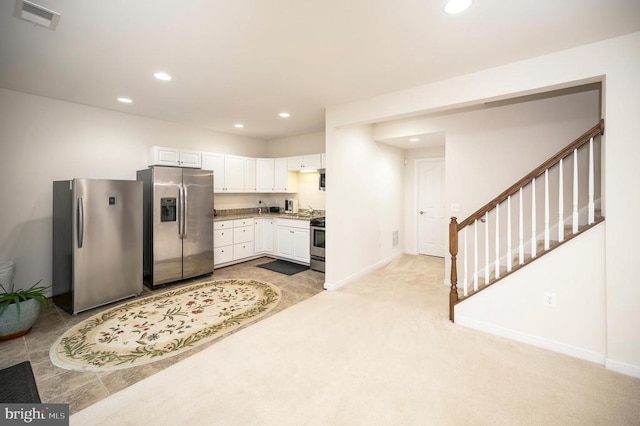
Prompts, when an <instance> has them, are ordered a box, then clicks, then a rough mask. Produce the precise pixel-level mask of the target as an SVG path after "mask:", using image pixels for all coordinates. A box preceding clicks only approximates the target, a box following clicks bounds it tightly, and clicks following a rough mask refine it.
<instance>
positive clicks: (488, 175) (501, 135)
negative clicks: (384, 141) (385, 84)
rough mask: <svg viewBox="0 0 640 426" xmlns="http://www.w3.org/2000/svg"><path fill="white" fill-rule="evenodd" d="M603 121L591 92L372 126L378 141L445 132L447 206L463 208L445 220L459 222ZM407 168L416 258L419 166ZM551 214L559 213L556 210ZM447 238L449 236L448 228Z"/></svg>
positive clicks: (409, 218)
mask: <svg viewBox="0 0 640 426" xmlns="http://www.w3.org/2000/svg"><path fill="white" fill-rule="evenodd" d="M599 120H600V92H599V91H598V90H589V91H585V92H580V93H573V94H567V95H564V96H558V97H552V98H548V99H538V100H532V101H528V102H523V103H516V104H508V105H503V106H496V107H490V108H483V109H477V110H471V111H465V112H460V113H452V114H448V115H437V116H435V117H429V116H423V117H415V118H411V119H404V120H395V121H390V122H385V123H381V124H377V125H376V126H374V129H375V130H374V135H375V136H376V137H379V136H380V135H384V137H400V136H403V135H410V134H415V133H431V132H441V131H444V132H445V140H446V152H447V155H446V164H445V175H446V177H445V181H446V191H445V206H447V208H448V207H449V206H450V205H451V204H452V203H458V204H460V208H461V210H460V211H459V212H453V211H450V210H447V217H451V216H456V217H457V218H458V221H459V222H460V221H461V220H463V219H464V218H466V217H467V216H469V215H470V214H472V213H473V212H475V211H476V210H477V209H478V208H480V207H482V206H483V205H484V204H485V203H487V202H488V201H489V200H491V199H492V198H494V197H495V196H497V195H498V194H500V193H501V192H502V191H504V190H505V189H507V188H508V187H509V186H511V184H513V183H515V182H516V181H517V180H518V179H520V178H521V177H523V176H524V175H526V174H527V173H529V172H530V171H531V170H533V169H534V168H536V167H537V166H538V165H539V164H540V163H542V162H543V161H545V160H546V159H547V158H549V157H551V156H552V155H553V154H555V153H556V152H557V151H559V150H560V149H562V148H564V147H565V146H566V145H568V144H569V143H570V142H572V141H573V140H575V139H576V138H577V137H578V136H580V135H581V134H582V133H584V132H585V131H587V130H588V129H590V128H591V127H593V126H594V125H596V124H597V123H598V122H599ZM409 152H410V151H409ZM436 152H437V151H436ZM427 153H428V152H427ZM505 159H508V161H505ZM408 163H409V165H408V166H407V167H406V169H407V175H406V178H407V180H406V182H405V193H406V194H407V195H406V198H405V201H406V210H407V211H406V214H405V220H406V223H405V225H406V226H405V229H406V233H407V235H406V241H407V244H408V245H407V251H408V252H415V233H416V229H415V223H416V220H417V218H416V215H417V212H416V208H415V203H416V200H415V197H416V192H415V182H414V181H415V171H414V169H415V161H409V162H408ZM411 163H414V165H413V166H411ZM412 170H413V172H411V171H412ZM570 183H571V182H570V181H567V184H568V185H570ZM567 193H569V192H567ZM583 194H586V191H583ZM556 199H557V197H556ZM552 211H557V207H555V208H554V209H553V210H552ZM566 211H570V210H569V209H567V210H566ZM447 227H448V221H447ZM443 232H444V235H448V228H447V229H445V230H443ZM449 260H450V258H449V257H448V256H447V265H446V266H447V267H446V268H445V275H446V277H447V278H448V277H449V273H450V269H451V268H450V262H449Z"/></svg>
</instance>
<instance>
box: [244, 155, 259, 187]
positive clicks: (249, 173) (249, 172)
mask: <svg viewBox="0 0 640 426" xmlns="http://www.w3.org/2000/svg"><path fill="white" fill-rule="evenodd" d="M256 191H257V186H256V159H255V158H245V159H244V192H256Z"/></svg>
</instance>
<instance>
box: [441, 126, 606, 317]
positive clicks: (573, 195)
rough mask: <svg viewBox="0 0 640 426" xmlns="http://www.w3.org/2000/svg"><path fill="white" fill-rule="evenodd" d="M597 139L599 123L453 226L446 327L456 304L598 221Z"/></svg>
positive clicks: (598, 146)
mask: <svg viewBox="0 0 640 426" xmlns="http://www.w3.org/2000/svg"><path fill="white" fill-rule="evenodd" d="M603 133H604V120H601V121H600V122H599V123H598V124H597V125H595V126H594V127H592V128H591V129H589V130H588V131H587V132H585V133H584V134H583V135H581V136H580V137H578V138H577V139H576V140H575V141H573V142H572V143H570V144H569V145H567V146H566V147H565V148H563V149H562V150H561V151H559V152H558V153H557V154H555V155H554V156H553V157H551V158H549V159H548V160H547V161H545V162H544V163H542V164H541V165H540V166H539V167H537V168H536V169H534V170H533V171H531V172H530V173H529V174H527V175H526V176H524V177H523V178H522V179H520V180H519V181H518V182H516V183H515V184H513V185H512V186H511V187H509V188H508V189H507V190H505V191H504V192H502V193H501V194H500V195H498V196H497V197H495V198H494V199H493V200H491V201H490V202H488V203H487V204H485V205H484V206H483V207H482V208H480V209H479V210H477V211H476V212H475V213H473V214H472V215H471V216H469V217H468V218H466V219H464V220H463V221H461V222H460V223H458V221H457V218H455V217H452V218H451V223H450V224H449V253H450V254H451V291H450V293H449V319H450V320H451V321H455V315H454V312H455V309H454V307H455V305H456V304H458V303H461V302H463V301H464V300H466V299H468V298H470V297H472V296H473V295H475V294H477V293H478V292H480V291H482V290H484V289H486V288H488V287H490V286H491V285H493V284H495V283H496V282H498V281H500V280H501V279H503V278H505V277H507V276H509V275H511V274H514V273H516V272H517V271H518V270H520V269H522V268H523V267H525V266H526V265H528V264H530V263H531V262H533V261H535V260H537V259H539V258H540V257H542V256H544V255H545V254H547V253H549V252H550V251H552V250H554V249H555V248H557V247H559V246H560V245H562V244H564V243H566V242H567V241H569V240H571V239H572V238H575V237H576V236H578V235H580V234H581V233H583V232H586V231H587V230H589V229H590V228H592V227H594V226H595V225H597V224H598V223H600V222H602V221H604V217H602V214H601V210H600V203H601V194H600V175H601V173H600V172H601V167H600V166H601V149H600V145H601V140H600V139H601V138H600V137H601V135H602V134H603ZM552 212H553V213H552ZM458 280H460V282H458ZM459 287H460V288H459Z"/></svg>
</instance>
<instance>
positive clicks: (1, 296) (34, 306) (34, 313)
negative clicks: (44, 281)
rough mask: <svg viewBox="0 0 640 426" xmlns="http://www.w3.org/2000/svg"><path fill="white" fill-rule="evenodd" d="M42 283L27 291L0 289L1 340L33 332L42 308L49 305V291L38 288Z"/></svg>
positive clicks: (0, 285) (11, 288)
mask: <svg viewBox="0 0 640 426" xmlns="http://www.w3.org/2000/svg"><path fill="white" fill-rule="evenodd" d="M38 284H40V281H38V282H37V283H35V284H34V285H32V286H31V287H29V288H28V289H25V290H14V288H13V284H11V286H10V287H9V290H7V289H6V288H5V287H4V286H3V285H2V283H0V287H1V288H2V292H0V340H9V339H13V338H15V337H20V336H23V335H25V334H27V333H28V332H29V331H31V327H32V326H33V324H34V323H35V322H36V319H37V318H38V314H39V313H40V306H41V305H44V304H46V303H47V296H46V293H47V289H48V288H49V287H43V286H38Z"/></svg>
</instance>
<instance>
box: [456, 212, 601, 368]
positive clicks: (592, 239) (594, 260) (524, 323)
mask: <svg viewBox="0 0 640 426" xmlns="http://www.w3.org/2000/svg"><path fill="white" fill-rule="evenodd" d="M604 239H605V224H604V223H601V224H600V225H598V226H596V227H595V228H594V229H592V230H590V231H589V232H587V233H585V234H584V235H581V236H580V237H578V238H574V239H572V240H570V241H568V242H567V243H565V244H564V245H562V246H560V247H559V248H558V249H556V250H554V251H553V252H551V253H549V254H547V255H544V256H542V257H541V258H540V259H538V260H536V261H535V262H533V263H532V264H531V265H529V266H527V268H526V270H523V271H522V272H523V273H522V274H514V275H509V276H508V277H506V278H504V279H503V280H502V281H499V282H498V283H496V284H495V285H494V286H493V288H491V289H490V290H489V289H488V290H486V291H482V292H480V293H478V294H477V295H475V296H474V297H472V298H470V299H469V300H467V301H465V302H464V303H461V304H459V305H457V306H456V323H459V324H462V325H466V326H468V327H472V328H476V329H479V330H483V331H488V332H490V333H494V334H498V335H502V336H505V337H509V338H513V339H516V340H519V341H523V342H525V343H530V344H534V345H536V346H541V347H544V348H548V349H552V350H555V351H557V352H562V353H565V354H567V355H572V356H576V357H578V358H582V359H586V360H588V361H592V362H598V363H601V364H603V363H604V360H605V353H606V322H605V321H606V318H605V287H604V285H603V283H604V278H605V277H604V275H605V271H604V268H605V265H604V260H605V256H604V255H605V253H604ZM549 271H553V277H550V275H551V274H550V272H549ZM546 293H552V294H555V295H556V306H555V307H550V306H546V305H545V304H544V303H543V298H544V296H545V294H546ZM496 308H498V309H496ZM522 312H527V315H522V314H521V313H522Z"/></svg>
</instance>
